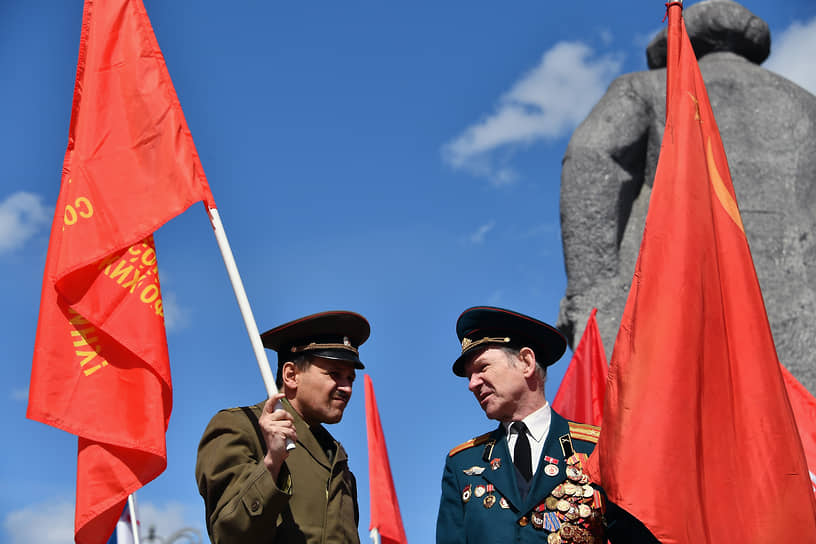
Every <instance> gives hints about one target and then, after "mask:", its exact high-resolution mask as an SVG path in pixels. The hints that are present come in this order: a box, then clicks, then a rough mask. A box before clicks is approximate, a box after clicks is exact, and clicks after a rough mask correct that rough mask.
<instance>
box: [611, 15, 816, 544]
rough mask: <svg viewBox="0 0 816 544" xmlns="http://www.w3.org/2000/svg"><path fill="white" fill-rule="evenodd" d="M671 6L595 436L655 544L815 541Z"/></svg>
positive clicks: (757, 311) (724, 188)
mask: <svg viewBox="0 0 816 544" xmlns="http://www.w3.org/2000/svg"><path fill="white" fill-rule="evenodd" d="M668 9H669V40H668V48H669V53H668V63H667V65H668V80H667V83H668V91H667V92H668V108H667V119H666V129H665V132H664V134H663V144H662V149H661V152H660V159H659V163H658V167H657V172H656V175H655V181H654V187H653V190H652V195H651V200H650V203H649V212H648V216H647V219H646V226H645V230H644V234H643V241H642V243H641V247H640V254H639V256H638V261H637V265H636V269H635V275H634V278H633V280H632V287H631V290H630V293H629V298H628V301H627V303H626V308H625V310H624V314H623V318H622V321H621V328H620V331H619V333H618V337H617V339H616V343H615V349H614V352H613V355H612V364H611V367H610V370H609V381H608V385H607V391H606V403H605V406H604V418H603V431H602V433H601V438H600V441H599V443H598V448H597V449H596V452H598V458H597V460H598V461H599V463H600V475H601V483H602V485H603V487H604V489H605V490H606V492H607V494H608V496H609V498H610V500H612V501H613V502H615V503H617V504H619V505H620V506H621V507H623V508H625V509H626V510H628V511H629V512H631V513H632V514H633V515H634V516H636V517H637V518H639V519H640V520H641V521H642V522H643V523H644V524H645V525H646V526H647V527H648V528H649V529H650V530H651V531H652V533H653V534H654V535H655V536H656V537H657V538H658V539H659V540H660V541H661V542H663V543H664V544H669V543H681V542H682V543H686V542H816V500H815V499H814V495H813V493H812V492H811V489H810V482H809V480H808V470H807V466H806V463H805V457H804V454H803V452H802V445H801V442H800V440H799V436H798V434H797V430H796V423H795V421H794V416H793V413H792V411H791V406H790V403H789V401H788V397H787V394H786V393H785V383H784V381H783V378H782V373H781V371H780V365H779V362H778V359H777V355H776V350H775V348H774V344H773V339H772V337H771V331H770V327H769V325H768V319H767V316H766V313H765V307H764V304H763V301H762V294H761V293H760V288H759V284H758V282H757V278H756V273H755V271H754V266H753V261H752V259H751V254H750V251H749V248H748V243H747V240H746V238H745V230H744V228H743V225H742V221H741V219H740V214H739V210H738V208H737V204H736V198H735V194H734V189H733V186H732V183H731V179H730V174H729V171H728V165H727V163H726V157H725V152H724V150H723V146H722V142H721V140H720V137H719V132H718V129H717V125H716V123H715V121H714V115H713V113H712V110H711V106H710V103H709V100H708V96H707V93H706V90H705V86H704V84H703V79H702V77H701V75H700V70H699V67H698V65H697V60H696V58H695V56H694V51H693V50H692V47H691V44H690V42H689V38H688V35H687V34H686V30H685V26H684V23H683V19H682V8H681V6H680V4H679V3H677V2H673V3H671V4H670V7H669V8H668Z"/></svg>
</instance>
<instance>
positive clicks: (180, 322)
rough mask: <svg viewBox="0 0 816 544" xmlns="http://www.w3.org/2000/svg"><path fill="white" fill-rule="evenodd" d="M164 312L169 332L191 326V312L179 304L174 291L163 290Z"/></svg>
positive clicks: (165, 323) (165, 324)
mask: <svg viewBox="0 0 816 544" xmlns="http://www.w3.org/2000/svg"><path fill="white" fill-rule="evenodd" d="M162 310H163V311H164V326H165V327H167V331H168V332H175V331H179V330H181V329H183V328H185V327H187V325H189V324H190V312H189V311H188V310H187V308H184V307H182V306H181V304H179V302H178V297H177V296H176V294H175V293H174V292H173V291H168V290H166V289H162Z"/></svg>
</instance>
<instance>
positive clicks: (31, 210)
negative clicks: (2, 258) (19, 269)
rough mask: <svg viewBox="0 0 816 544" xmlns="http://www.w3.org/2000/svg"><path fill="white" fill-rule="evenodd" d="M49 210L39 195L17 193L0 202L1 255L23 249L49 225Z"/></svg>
mask: <svg viewBox="0 0 816 544" xmlns="http://www.w3.org/2000/svg"><path fill="white" fill-rule="evenodd" d="M49 216H50V211H49V209H48V208H47V207H46V206H44V205H43V203H42V198H41V197H40V196H39V195H36V194H33V193H26V192H22V191H19V192H16V193H14V194H12V195H10V196H9V197H7V198H6V199H5V200H3V201H2V202H0V254H3V253H9V252H12V251H14V250H16V249H19V248H21V247H22V246H23V245H25V243H26V242H27V241H28V240H29V239H30V238H31V237H32V236H34V235H35V234H37V232H39V230H40V229H41V228H42V227H43V226H45V225H47V224H48V220H49Z"/></svg>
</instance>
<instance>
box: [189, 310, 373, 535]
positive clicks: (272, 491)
mask: <svg viewBox="0 0 816 544" xmlns="http://www.w3.org/2000/svg"><path fill="white" fill-rule="evenodd" d="M369 332H370V328H369V324H368V322H367V321H366V320H365V318H363V317H362V316H360V315H358V314H355V313H352V312H323V313H320V314H314V315H310V316H306V317H303V318H301V319H297V320H295V321H291V322H289V323H286V324H284V325H281V326H279V327H276V328H274V329H272V330H269V331H267V332H265V333H264V334H262V335H261V338H262V340H263V344H264V346H266V347H267V348H270V349H274V350H275V351H277V353H278V373H277V382H278V388H279V389H280V391H281V392H280V394H279V395H277V396H275V397H272V398H270V399H268V400H266V401H264V402H260V403H258V404H256V405H255V406H247V407H241V408H232V409H229V410H222V411H220V412H218V413H217V414H216V415H215V416H214V417H213V419H212V420H211V421H210V423H209V425H208V426H207V429H206V430H205V431H204V435H203V437H202V438H201V443H200V445H199V448H198V458H197V461H196V480H197V482H198V489H199V492H200V493H201V496H202V497H203V498H204V503H205V506H206V515H207V531H208V532H209V534H210V540H211V541H212V542H213V543H216V544H222V543H233V542H240V543H247V544H252V543H280V542H286V543H292V544H300V543H317V542H320V543H323V544H346V543H355V544H357V543H359V537H358V533H357V523H358V520H359V512H358V507H357V484H356V481H355V479H354V475H353V474H352V473H351V471H350V470H349V467H348V458H347V456H346V452H345V450H344V449H343V447H342V446H341V445H340V443H339V442H337V441H336V440H335V439H334V438H333V437H332V436H331V434H329V432H328V431H327V430H326V429H325V428H324V427H323V425H322V424H324V423H337V422H339V421H340V419H341V418H342V417H343V410H345V408H346V405H347V403H348V401H349V399H350V398H351V390H352V384H353V382H354V378H355V369H361V368H363V364H362V363H361V362H360V358H359V354H358V347H359V346H360V345H361V344H362V343H363V342H365V341H366V339H367V338H368V335H369ZM278 400H280V401H281V404H282V408H279V409H276V408H275V407H276V404H277V402H278ZM287 440H289V441H291V442H293V443H295V444H296V446H295V448H294V449H293V450H291V451H289V450H287V448H286V442H287Z"/></svg>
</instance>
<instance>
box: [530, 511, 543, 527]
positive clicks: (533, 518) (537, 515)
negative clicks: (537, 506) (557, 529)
mask: <svg viewBox="0 0 816 544" xmlns="http://www.w3.org/2000/svg"><path fill="white" fill-rule="evenodd" d="M530 522H532V524H533V527H535V528H536V529H539V530H541V529H543V528H544V516H543V515H542V514H541V512H537V511H535V510H533V511H532V512H531V513H530Z"/></svg>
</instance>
